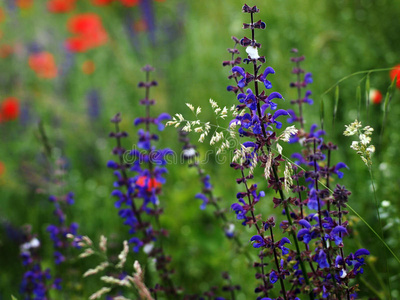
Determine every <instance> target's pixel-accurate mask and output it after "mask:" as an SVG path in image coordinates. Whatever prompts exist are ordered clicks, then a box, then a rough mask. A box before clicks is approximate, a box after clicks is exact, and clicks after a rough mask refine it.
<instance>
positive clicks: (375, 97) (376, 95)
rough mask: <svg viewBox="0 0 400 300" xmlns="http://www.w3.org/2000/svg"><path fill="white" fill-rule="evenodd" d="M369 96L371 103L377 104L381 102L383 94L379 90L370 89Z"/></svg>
mask: <svg viewBox="0 0 400 300" xmlns="http://www.w3.org/2000/svg"><path fill="white" fill-rule="evenodd" d="M369 98H370V99H371V101H372V103H373V104H379V103H381V102H382V99H383V96H382V93H381V92H380V91H379V90H377V89H371V91H370V92H369Z"/></svg>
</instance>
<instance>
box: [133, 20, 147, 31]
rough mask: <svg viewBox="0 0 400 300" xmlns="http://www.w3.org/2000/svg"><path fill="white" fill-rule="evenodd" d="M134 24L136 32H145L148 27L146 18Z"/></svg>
mask: <svg viewBox="0 0 400 300" xmlns="http://www.w3.org/2000/svg"><path fill="white" fill-rule="evenodd" d="M132 26H133V30H134V31H135V32H143V31H146V30H147V29H148V26H147V22H146V20H144V19H140V20H138V21H136V22H135V23H133V25H132Z"/></svg>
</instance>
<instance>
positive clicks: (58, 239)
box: [47, 192, 78, 265]
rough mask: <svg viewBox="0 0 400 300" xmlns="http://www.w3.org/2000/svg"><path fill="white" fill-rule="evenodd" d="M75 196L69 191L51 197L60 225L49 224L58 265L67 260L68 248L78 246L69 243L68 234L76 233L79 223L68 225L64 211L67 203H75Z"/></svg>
mask: <svg viewBox="0 0 400 300" xmlns="http://www.w3.org/2000/svg"><path fill="white" fill-rule="evenodd" d="M73 197H74V194H73V193H72V192H69V193H68V194H66V195H64V196H61V197H56V196H50V197H49V200H50V202H52V203H53V204H54V208H55V209H54V215H55V216H56V217H57V219H58V225H54V224H51V225H49V226H47V231H48V232H49V234H50V238H51V239H52V240H53V246H54V254H53V255H54V261H55V263H56V264H57V265H58V264H60V263H62V262H64V261H65V260H66V257H65V253H66V251H67V249H68V248H70V247H76V246H77V245H74V244H70V243H69V240H68V239H67V235H68V234H72V235H76V234H77V231H78V224H77V223H71V224H69V225H68V224H67V222H66V214H65V213H64V210H65V207H66V206H67V205H72V204H74V198H73Z"/></svg>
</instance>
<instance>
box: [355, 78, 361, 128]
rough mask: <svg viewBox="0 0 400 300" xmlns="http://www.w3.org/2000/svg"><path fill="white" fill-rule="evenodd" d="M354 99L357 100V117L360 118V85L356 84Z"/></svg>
mask: <svg viewBox="0 0 400 300" xmlns="http://www.w3.org/2000/svg"><path fill="white" fill-rule="evenodd" d="M356 100H357V119H358V120H361V86H360V85H358V86H357V92H356Z"/></svg>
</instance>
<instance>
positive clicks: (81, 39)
mask: <svg viewBox="0 0 400 300" xmlns="http://www.w3.org/2000/svg"><path fill="white" fill-rule="evenodd" d="M68 30H69V31H70V32H71V33H72V34H73V35H74V36H73V37H70V38H69V39H68V40H67V41H66V45H67V48H68V49H69V50H70V51H72V52H86V51H88V50H90V49H93V48H96V47H99V46H102V45H104V44H105V43H107V41H108V34H107V32H106V31H105V29H104V28H103V25H102V22H101V19H100V17H99V16H98V15H97V14H94V13H86V14H80V15H76V16H74V17H72V18H71V19H70V20H69V21H68Z"/></svg>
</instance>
